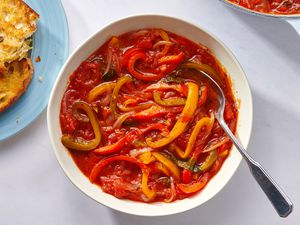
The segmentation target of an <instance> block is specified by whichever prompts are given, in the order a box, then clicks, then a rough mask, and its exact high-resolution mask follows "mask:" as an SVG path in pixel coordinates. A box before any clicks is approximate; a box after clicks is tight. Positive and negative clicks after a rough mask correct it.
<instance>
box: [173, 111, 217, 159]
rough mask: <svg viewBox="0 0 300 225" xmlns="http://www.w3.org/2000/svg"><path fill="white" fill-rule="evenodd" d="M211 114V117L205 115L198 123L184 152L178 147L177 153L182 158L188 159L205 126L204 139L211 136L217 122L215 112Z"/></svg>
mask: <svg viewBox="0 0 300 225" xmlns="http://www.w3.org/2000/svg"><path fill="white" fill-rule="evenodd" d="M211 115H212V116H211V118H209V117H203V118H201V119H200V120H199V121H198V122H197V123H196V125H195V127H194V129H193V131H192V133H191V136H190V138H189V141H188V144H187V147H186V149H185V151H184V152H182V151H179V149H176V152H177V154H178V155H179V156H180V157H181V158H183V159H186V158H187V157H189V155H190V154H191V152H192V150H193V148H194V146H195V142H196V139H197V137H198V134H199V132H200V131H201V130H202V129H203V127H205V132H206V133H205V134H204V135H203V137H204V139H206V138H207V137H208V136H209V134H210V132H211V129H212V127H213V124H214V122H215V117H214V114H213V113H212V114H211Z"/></svg>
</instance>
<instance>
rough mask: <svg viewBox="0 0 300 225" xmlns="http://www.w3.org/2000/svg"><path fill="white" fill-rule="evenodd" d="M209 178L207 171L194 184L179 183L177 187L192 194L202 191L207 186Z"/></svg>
mask: <svg viewBox="0 0 300 225" xmlns="http://www.w3.org/2000/svg"><path fill="white" fill-rule="evenodd" d="M208 180H209V174H208V173H205V174H203V176H201V177H200V178H199V180H198V181H197V182H195V183H192V184H177V188H178V189H179V190H181V191H182V192H183V193H186V194H191V193H195V192H197V191H200V190H201V189H203V188H204V187H205V185H206V184H207V182H208Z"/></svg>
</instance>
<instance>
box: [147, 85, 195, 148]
mask: <svg viewBox="0 0 300 225" xmlns="http://www.w3.org/2000/svg"><path fill="white" fill-rule="evenodd" d="M187 86H188V96H187V100H186V103H185V106H184V108H183V111H182V112H181V114H180V116H179V119H178V120H177V122H176V123H175V125H174V127H173V129H172V130H171V132H170V135H169V136H168V137H165V138H162V139H160V140H157V141H154V142H153V141H152V140H151V139H149V138H148V139H146V142H147V144H148V146H150V147H151V148H160V147H163V146H165V145H167V144H169V143H171V142H172V141H173V140H175V139H176V138H177V137H178V136H179V135H180V134H182V133H183V132H184V130H185V128H186V126H187V124H188V123H189V122H190V120H191V119H192V117H193V114H194V112H195V110H196V108H197V103H198V91H199V87H198V85H197V84H195V83H192V82H188V83H187Z"/></svg>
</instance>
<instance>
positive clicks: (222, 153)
mask: <svg viewBox="0 0 300 225" xmlns="http://www.w3.org/2000/svg"><path fill="white" fill-rule="evenodd" d="M228 153H229V150H228V149H226V150H224V151H222V152H221V153H220V154H219V156H220V157H221V158H225V157H226V156H228Z"/></svg>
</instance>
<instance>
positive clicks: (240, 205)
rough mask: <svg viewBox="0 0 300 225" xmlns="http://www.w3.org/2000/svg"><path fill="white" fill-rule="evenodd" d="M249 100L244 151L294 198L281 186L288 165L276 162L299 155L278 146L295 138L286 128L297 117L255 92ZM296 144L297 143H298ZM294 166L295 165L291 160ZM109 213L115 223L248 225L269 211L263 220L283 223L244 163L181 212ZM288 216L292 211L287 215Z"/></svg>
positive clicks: (296, 121)
mask: <svg viewBox="0 0 300 225" xmlns="http://www.w3.org/2000/svg"><path fill="white" fill-rule="evenodd" d="M253 99H254V124H253V134H252V138H251V142H250V145H249V146H248V151H249V152H250V154H251V155H253V156H255V158H256V159H257V160H258V161H259V162H261V163H262V164H263V165H264V166H265V168H266V169H267V170H268V171H269V172H270V174H271V175H272V176H273V177H274V178H275V180H277V181H278V183H279V184H280V185H281V186H282V187H283V189H285V191H286V192H287V193H288V194H289V196H290V197H291V199H292V200H293V199H295V198H296V196H297V193H296V192H295V193H291V192H290V191H289V190H288V186H287V185H284V186H283V185H282V184H286V183H285V182H284V181H285V180H288V178H286V176H285V174H286V173H289V171H288V168H287V167H281V165H280V164H279V165H278V162H280V161H281V162H282V161H283V162H284V161H288V160H290V159H291V157H287V156H289V155H291V154H297V155H295V157H297V158H299V157H300V153H295V150H294V149H285V152H284V153H283V152H282V148H281V145H284V143H285V142H288V141H290V140H291V139H296V138H298V137H297V135H296V133H294V134H293V133H292V136H291V132H288V131H290V130H291V129H292V130H297V129H298V124H300V119H299V118H297V117H295V116H294V115H293V114H292V113H290V112H289V111H288V110H287V109H284V108H281V107H280V105H278V104H277V103H276V102H270V101H268V100H267V99H265V98H264V97H263V96H261V95H259V93H256V92H254V93H253ZM270 113H272V115H270ZM283 117H284V118H285V120H284V121H281V122H280V123H276V121H271V118H273V119H274V118H275V119H277V118H278V120H282V118H283ZM269 130H275V131H277V132H278V133H275V134H279V133H282V136H281V138H275V137H274V136H272V135H274V133H273V132H268V131H269ZM285 132H286V133H289V135H285V134H284V133H285ZM271 140H272V141H271ZM298 142H299V141H298ZM297 146H299V144H298V145H297ZM297 146H295V147H297ZM295 160H296V159H295ZM295 165H297V164H296V163H295ZM278 166H280V170H281V171H282V172H281V173H280V174H279V173H277V172H278V171H277V170H276V168H277V167H278ZM274 175H276V176H274ZM299 181H300V179H298V181H295V182H297V183H300V182H299ZM289 183H290V179H289ZM298 186H300V185H298ZM293 197H294V198H293ZM294 203H295V202H294ZM299 203H300V202H299ZM111 214H112V217H113V218H114V220H115V224H120V225H121V224H122V225H127V224H128V225H133V224H139V225H154V224H173V225H177V224H178V225H182V224H195V223H199V224H216V225H217V224H223V225H224V224H239V223H240V222H241V218H247V221H248V222H247V223H248V224H251V223H259V222H261V218H262V216H263V215H272V214H273V217H266V218H265V221H268V222H270V224H272V223H273V224H274V222H279V223H281V222H283V221H282V220H281V219H280V217H279V216H277V215H276V212H275V210H274V209H273V208H272V206H271V204H270V203H269V202H268V200H267V198H266V197H265V196H264V194H263V192H262V191H261V190H260V188H259V186H258V185H257V184H256V183H255V181H254V179H253V178H252V177H251V175H250V172H249V171H248V168H247V166H246V164H245V163H244V162H243V163H242V164H241V166H240V167H239V169H238V170H237V172H236V173H235V175H234V176H233V178H232V179H231V180H230V182H229V183H228V184H227V185H226V186H225V188H224V189H223V190H222V191H221V192H220V193H219V194H217V195H216V196H215V197H214V198H212V199H211V200H210V201H208V202H207V203H205V204H204V205H202V206H199V207H197V208H195V209H192V210H190V211H187V212H185V213H181V214H177V215H172V216H164V217H155V218H151V217H140V216H132V215H128V214H123V213H120V212H116V211H113V210H112V211H111ZM292 217H293V214H292V215H291V216H290V217H289V218H292ZM294 219H296V218H294ZM270 220H272V221H270ZM280 221H281V222H280Z"/></svg>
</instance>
